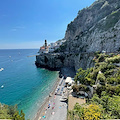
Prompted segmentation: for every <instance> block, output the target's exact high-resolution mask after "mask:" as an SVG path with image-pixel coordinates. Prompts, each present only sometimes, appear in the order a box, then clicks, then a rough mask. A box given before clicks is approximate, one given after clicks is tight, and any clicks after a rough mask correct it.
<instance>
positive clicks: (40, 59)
mask: <svg viewBox="0 0 120 120" xmlns="http://www.w3.org/2000/svg"><path fill="white" fill-rule="evenodd" d="M65 39H66V42H65V43H64V44H63V45H62V47H61V48H62V49H59V52H64V53H62V54H59V55H58V54H54V55H53V54H46V55H40V56H37V58H36V63H37V64H39V65H46V66H48V67H50V68H59V67H62V66H71V67H75V70H77V69H78V68H80V67H82V68H84V69H86V68H87V67H91V66H93V62H92V59H93V56H94V54H93V53H94V52H96V51H102V50H105V51H106V52H116V51H118V50H120V1H119V0H98V1H95V2H94V3H93V4H92V5H91V6H90V7H88V8H85V9H83V10H81V11H79V12H78V15H77V17H76V18H75V19H74V21H72V22H71V23H70V24H68V27H67V30H66V34H65ZM66 53H67V54H66ZM44 56H46V58H47V59H48V60H47V61H45V59H44V58H45V57H44Z"/></svg>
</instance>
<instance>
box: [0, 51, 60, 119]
mask: <svg viewBox="0 0 120 120" xmlns="http://www.w3.org/2000/svg"><path fill="white" fill-rule="evenodd" d="M37 52H38V49H4V50H2V49H1V50H0V69H1V68H2V70H0V102H1V103H4V104H8V105H15V104H17V105H18V110H19V111H20V110H23V112H24V113H25V118H26V120H27V119H30V120H33V118H34V116H35V115H36V113H37V111H38V109H39V108H40V106H41V105H42V103H43V102H44V100H45V99H46V97H48V95H49V93H50V92H51V91H52V88H53V86H54V84H55V82H56V80H57V78H58V71H49V70H47V69H43V68H37V67H36V65H35V60H36V57H35V55H37V54H38V53H37Z"/></svg>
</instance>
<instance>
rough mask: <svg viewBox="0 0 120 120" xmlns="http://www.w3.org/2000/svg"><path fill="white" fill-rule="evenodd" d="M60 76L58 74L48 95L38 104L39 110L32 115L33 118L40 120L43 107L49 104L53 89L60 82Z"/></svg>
mask: <svg viewBox="0 0 120 120" xmlns="http://www.w3.org/2000/svg"><path fill="white" fill-rule="evenodd" d="M60 80H61V78H60V77H59V76H58V78H57V80H56V82H55V84H54V86H53V89H52V90H51V92H50V93H49V95H48V96H47V98H46V99H45V100H44V102H43V103H42V105H41V106H40V108H39V110H38V111H37V113H36V115H35V116H34V119H33V120H40V116H42V113H43V112H44V108H45V106H47V105H48V104H49V101H50V100H51V99H52V98H53V95H54V93H55V90H56V88H57V86H58V84H59V82H60Z"/></svg>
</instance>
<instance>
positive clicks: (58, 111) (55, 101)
mask: <svg viewBox="0 0 120 120" xmlns="http://www.w3.org/2000/svg"><path fill="white" fill-rule="evenodd" d="M61 80H62V78H58V80H57V82H56V85H55V86H54V89H53V92H52V93H50V96H49V97H48V98H47V99H46V100H45V101H44V103H43V105H42V106H41V107H40V109H39V111H38V112H37V114H36V115H35V118H34V120H44V119H46V120H66V117H67V103H66V102H61V101H60V99H61V98H62V96H63V93H62V94H61V95H60V93H61V89H62V87H63V85H64V81H65V79H63V81H62V84H61V85H60V86H59V84H60V83H61ZM57 87H59V88H60V89H59V91H58V94H57V95H55V90H56V89H57ZM61 118H62V119H61Z"/></svg>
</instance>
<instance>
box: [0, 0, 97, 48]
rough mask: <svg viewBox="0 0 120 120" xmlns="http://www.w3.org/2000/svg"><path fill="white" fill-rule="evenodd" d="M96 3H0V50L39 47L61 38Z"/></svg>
mask: <svg viewBox="0 0 120 120" xmlns="http://www.w3.org/2000/svg"><path fill="white" fill-rule="evenodd" d="M94 1H95V0H0V49H29V48H40V46H42V45H43V44H44V40H45V39H46V40H47V41H48V43H51V42H55V41H57V40H59V39H62V38H64V36H65V32H66V29H67V25H68V24H69V23H70V22H71V21H73V20H74V18H75V17H76V16H77V13H78V11H79V10H81V9H82V8H85V7H87V6H90V5H91V4H92V3H93V2H94Z"/></svg>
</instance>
